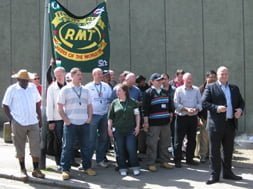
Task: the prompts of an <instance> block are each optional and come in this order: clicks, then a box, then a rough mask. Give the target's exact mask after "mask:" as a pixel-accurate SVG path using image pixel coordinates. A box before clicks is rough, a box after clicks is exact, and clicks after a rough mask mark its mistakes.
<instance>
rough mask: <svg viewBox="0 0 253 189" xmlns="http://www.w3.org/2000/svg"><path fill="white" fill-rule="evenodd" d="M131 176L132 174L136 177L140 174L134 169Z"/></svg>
mask: <svg viewBox="0 0 253 189" xmlns="http://www.w3.org/2000/svg"><path fill="white" fill-rule="evenodd" d="M133 174H134V176H137V175H139V174H141V172H140V170H139V169H134V170H133Z"/></svg>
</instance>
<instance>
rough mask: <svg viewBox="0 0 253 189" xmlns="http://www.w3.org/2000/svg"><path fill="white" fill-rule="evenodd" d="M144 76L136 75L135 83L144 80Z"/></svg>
mask: <svg viewBox="0 0 253 189" xmlns="http://www.w3.org/2000/svg"><path fill="white" fill-rule="evenodd" d="M145 80H146V78H145V77H144V76H143V75H138V76H137V77H136V83H140V82H141V81H145Z"/></svg>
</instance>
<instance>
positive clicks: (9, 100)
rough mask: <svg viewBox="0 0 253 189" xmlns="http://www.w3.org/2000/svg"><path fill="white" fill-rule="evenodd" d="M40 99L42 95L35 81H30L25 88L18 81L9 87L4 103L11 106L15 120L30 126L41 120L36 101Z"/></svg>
mask: <svg viewBox="0 0 253 189" xmlns="http://www.w3.org/2000/svg"><path fill="white" fill-rule="evenodd" d="M40 101H41V96H40V94H39V92H38V90H37V88H36V86H35V85H34V84H33V83H30V82H29V83H28V86H27V88H26V89H24V88H22V87H21V86H20V85H19V84H18V82H17V83H15V84H13V85H11V86H9V87H8V88H7V90H6V92H5V95H4V98H3V102H2V103H3V105H6V106H8V107H9V108H10V113H11V115H12V117H13V119H15V121H17V122H18V123H19V124H20V125H22V126H28V125H34V124H37V123H38V122H39V120H38V118H37V112H36V103H38V102H40Z"/></svg>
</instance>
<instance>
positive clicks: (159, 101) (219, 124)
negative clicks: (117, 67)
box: [3, 66, 244, 184]
mask: <svg viewBox="0 0 253 189" xmlns="http://www.w3.org/2000/svg"><path fill="white" fill-rule="evenodd" d="M113 75H114V72H113V71H112V70H110V71H103V70H101V69H100V68H95V69H93V71H92V78H93V79H92V81H91V82H88V83H86V84H85V85H84V82H83V80H82V79H83V73H82V72H81V70H80V69H79V68H72V69H71V70H70V73H68V77H67V78H66V72H65V69H64V68H63V67H57V68H55V69H54V78H55V79H54V81H52V83H51V84H50V86H49V87H48V89H47V106H46V114H47V121H48V129H49V130H50V131H53V132H54V133H55V136H56V137H57V139H58V141H60V149H59V150H57V153H56V154H55V161H56V164H57V166H58V167H59V168H60V169H61V170H62V179H63V180H67V179H70V177H71V174H70V169H71V162H72V161H73V158H74V156H75V155H74V146H75V145H77V143H78V148H79V149H80V153H81V159H82V167H81V169H82V170H83V171H84V172H85V173H86V174H87V175H90V176H93V175H96V171H95V170H94V169H93V168H92V157H93V155H94V152H96V163H97V165H98V166H101V167H104V168H106V167H108V162H107V158H106V153H107V150H108V146H109V143H110V141H113V146H114V150H115V154H116V162H117V165H118V170H119V173H120V175H122V176H126V175H127V174H128V172H129V171H132V173H133V175H139V174H140V173H141V172H140V165H139V158H138V153H137V152H139V153H145V154H146V159H145V162H146V165H147V169H148V170H149V171H151V172H155V171H157V162H159V163H160V167H162V168H165V169H172V168H173V167H174V166H175V167H176V168H181V167H182V165H181V161H182V160H183V159H184V157H183V156H184V155H183V153H182V149H185V156H186V157H185V158H186V163H187V164H189V165H197V164H198V162H197V161H195V160H194V157H195V156H198V157H199V158H200V162H205V161H206V160H207V158H208V157H209V159H210V164H211V177H210V178H209V180H208V181H207V184H213V183H216V182H218V181H219V178H220V173H221V166H222V167H223V178H225V179H232V180H241V179H242V178H241V177H239V176H236V175H235V174H234V173H233V172H232V169H231V167H232V153H233V149H234V146H233V144H234V142H233V140H234V137H235V131H236V128H237V120H238V119H239V118H240V116H241V115H242V113H243V110H244V101H243V99H242V96H241V94H240V91H239V88H238V87H237V86H235V85H232V84H230V83H229V82H228V79H229V71H228V68H226V67H224V66H221V67H219V68H218V69H217V74H216V72H215V71H213V70H211V71H209V72H207V74H206V80H205V82H204V84H203V85H202V86H200V87H197V86H195V85H193V76H192V74H191V73H189V72H187V73H185V72H184V71H183V70H177V72H176V76H175V78H174V79H173V80H169V75H168V74H166V73H164V74H159V73H153V74H152V75H151V76H150V78H149V83H146V82H145V80H146V78H145V77H144V76H141V75H140V76H136V75H135V74H134V73H132V72H129V71H124V72H122V73H121V74H120V77H119V81H118V82H116V81H115V79H114V77H113ZM13 77H14V78H17V80H18V82H17V83H16V84H13V85H11V86H10V87H9V88H8V89H7V91H6V93H5V96H4V99H3V107H4V111H5V113H6V115H7V116H8V118H9V121H10V122H11V124H12V129H13V134H14V138H13V139H14V145H15V148H16V152H17V157H18V159H19V162H20V167H21V174H22V176H23V177H25V178H26V177H27V173H26V169H25V161H24V145H25V142H26V136H28V138H29V143H30V151H31V155H32V157H33V162H34V171H33V173H32V175H33V176H35V177H39V178H44V177H45V175H44V174H43V173H42V172H41V171H40V170H39V168H38V161H39V159H38V157H39V150H38V149H39V138H40V137H39V125H40V120H41V119H40V118H41V112H40V106H39V103H40V100H41V98H40V95H39V93H38V90H35V89H36V88H35V85H33V84H31V83H30V82H29V80H30V79H31V78H30V77H29V73H28V72H27V71H26V70H20V71H19V72H18V73H17V74H15V75H14V76H13ZM216 80H217V81H216ZM19 99H24V100H22V101H21V100H19ZM197 131H198V132H197ZM197 133H198V134H197ZM110 138H111V140H110ZM185 141H186V142H185ZM196 142H197V144H196ZM221 146H222V153H223V155H222V156H221ZM169 147H171V149H172V154H170V153H169V151H168V149H169ZM221 157H222V158H221ZM172 158H173V160H172Z"/></svg>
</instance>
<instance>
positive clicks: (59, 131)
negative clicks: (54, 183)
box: [55, 120, 64, 165]
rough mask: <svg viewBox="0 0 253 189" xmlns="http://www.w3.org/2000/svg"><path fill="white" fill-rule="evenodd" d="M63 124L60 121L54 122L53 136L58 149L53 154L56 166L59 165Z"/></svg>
mask: <svg viewBox="0 0 253 189" xmlns="http://www.w3.org/2000/svg"><path fill="white" fill-rule="evenodd" d="M63 124H64V122H63V121H62V120H59V121H55V135H56V137H57V141H58V144H59V149H58V151H57V154H55V162H56V165H60V162H61V152H62V136H63Z"/></svg>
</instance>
